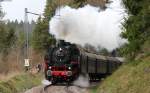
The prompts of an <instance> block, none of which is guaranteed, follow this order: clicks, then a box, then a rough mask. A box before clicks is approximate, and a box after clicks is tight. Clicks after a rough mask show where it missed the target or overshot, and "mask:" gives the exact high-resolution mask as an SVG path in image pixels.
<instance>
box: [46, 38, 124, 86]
mask: <svg viewBox="0 0 150 93" xmlns="http://www.w3.org/2000/svg"><path fill="white" fill-rule="evenodd" d="M44 61H45V78H46V79H47V80H49V81H51V82H52V83H57V82H71V81H74V80H75V79H77V78H78V76H79V74H82V75H85V74H88V75H89V79H90V80H100V79H101V78H103V77H106V76H107V75H110V74H112V72H113V71H114V70H116V69H117V68H118V67H119V66H120V65H121V64H122V62H121V61H120V60H118V59H117V58H115V57H107V56H102V55H97V54H93V53H88V52H85V51H84V50H83V49H82V48H80V47H78V46H77V45H75V44H71V43H69V42H65V41H63V40H60V41H59V42H58V43H57V44H56V45H55V46H52V47H50V48H49V49H48V51H47V53H46V55H45V58H44Z"/></svg>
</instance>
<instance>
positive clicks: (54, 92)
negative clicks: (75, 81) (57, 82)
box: [25, 86, 89, 93]
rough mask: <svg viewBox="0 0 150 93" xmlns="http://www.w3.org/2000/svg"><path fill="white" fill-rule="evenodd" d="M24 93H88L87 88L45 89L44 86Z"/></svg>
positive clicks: (57, 87) (59, 87) (55, 87)
mask: <svg viewBox="0 0 150 93" xmlns="http://www.w3.org/2000/svg"><path fill="white" fill-rule="evenodd" d="M25 93H89V92H88V89H87V88H80V87H77V86H69V87H66V86H50V87H47V88H45V90H44V86H38V87H34V88H32V89H30V90H28V91H26V92H25Z"/></svg>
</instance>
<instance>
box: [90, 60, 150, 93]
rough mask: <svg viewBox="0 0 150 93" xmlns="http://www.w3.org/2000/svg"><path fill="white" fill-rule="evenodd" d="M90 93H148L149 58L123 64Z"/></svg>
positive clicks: (149, 88)
mask: <svg viewBox="0 0 150 93" xmlns="http://www.w3.org/2000/svg"><path fill="white" fill-rule="evenodd" d="M92 93H150V57H147V58H145V59H143V60H138V61H135V62H128V63H127V64H124V65H123V66H121V67H120V69H118V70H117V71H116V72H114V74H113V75H112V76H110V77H108V78H106V79H105V80H104V81H103V82H102V83H101V84H100V86H99V87H98V88H97V89H96V90H95V89H92Z"/></svg>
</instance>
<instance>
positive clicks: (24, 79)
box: [0, 74, 41, 93]
mask: <svg viewBox="0 0 150 93" xmlns="http://www.w3.org/2000/svg"><path fill="white" fill-rule="evenodd" d="M40 83H41V75H31V74H22V75H17V76H15V77H13V78H11V79H9V80H7V81H0V93H20V92H22V91H25V90H26V89H29V88H32V87H34V86H37V85H39V84H40Z"/></svg>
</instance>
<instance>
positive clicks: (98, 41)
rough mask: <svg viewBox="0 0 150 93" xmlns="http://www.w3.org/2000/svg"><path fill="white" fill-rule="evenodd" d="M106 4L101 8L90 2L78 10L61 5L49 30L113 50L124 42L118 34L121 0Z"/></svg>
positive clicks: (76, 40)
mask: <svg viewBox="0 0 150 93" xmlns="http://www.w3.org/2000/svg"><path fill="white" fill-rule="evenodd" d="M107 7H108V8H106V10H101V9H100V8H99V7H93V6H91V5H86V6H84V7H82V8H78V9H74V8H71V7H69V6H62V7H61V8H60V9H57V10H56V14H55V16H54V17H53V18H52V19H51V20H50V30H49V32H50V33H51V34H53V35H54V36H55V37H56V39H63V40H66V41H68V42H72V43H76V44H80V45H85V44H87V43H88V44H91V45H93V46H95V47H98V46H101V47H103V48H106V49H108V50H109V51H112V50H113V49H115V48H117V47H119V46H120V45H122V44H123V43H125V42H126V40H124V39H122V38H121V37H120V33H121V31H122V29H121V27H122V26H121V23H122V22H123V19H124V17H125V16H126V13H125V9H124V8H123V5H122V4H121V0H112V3H110V4H109V5H108V6H107ZM58 15H60V16H58Z"/></svg>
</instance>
